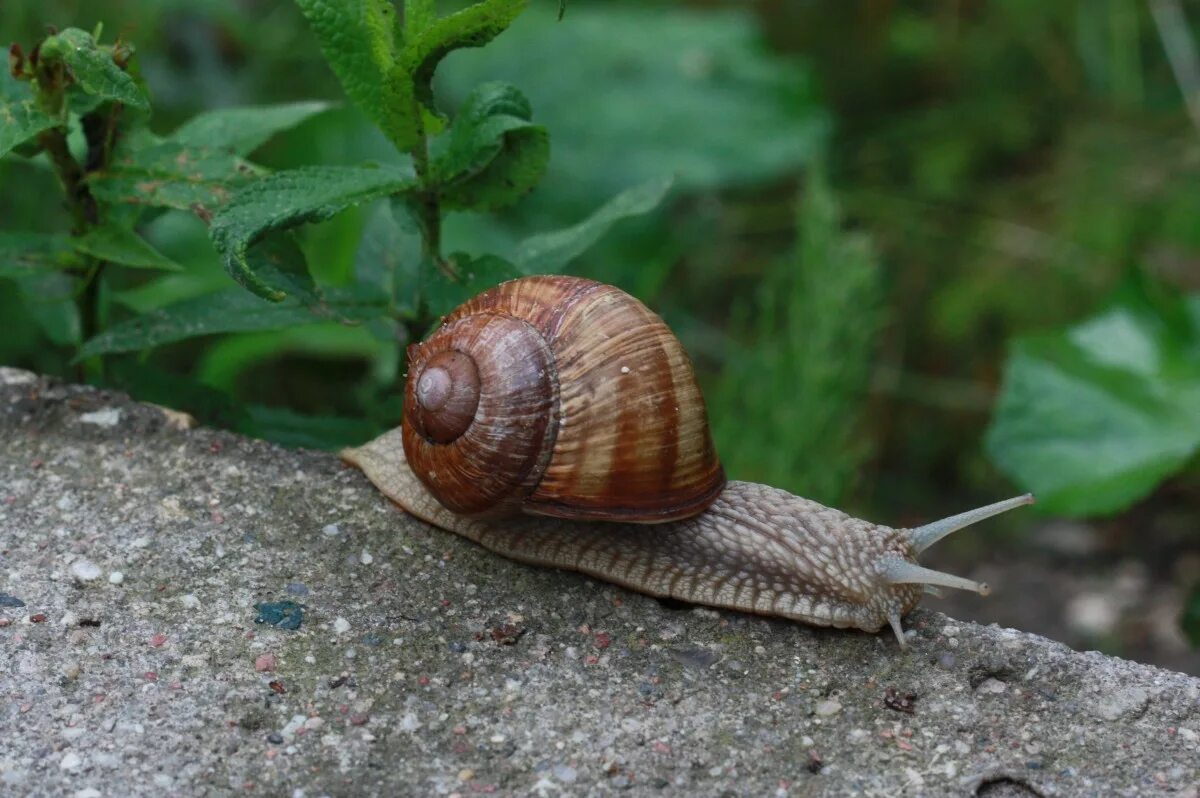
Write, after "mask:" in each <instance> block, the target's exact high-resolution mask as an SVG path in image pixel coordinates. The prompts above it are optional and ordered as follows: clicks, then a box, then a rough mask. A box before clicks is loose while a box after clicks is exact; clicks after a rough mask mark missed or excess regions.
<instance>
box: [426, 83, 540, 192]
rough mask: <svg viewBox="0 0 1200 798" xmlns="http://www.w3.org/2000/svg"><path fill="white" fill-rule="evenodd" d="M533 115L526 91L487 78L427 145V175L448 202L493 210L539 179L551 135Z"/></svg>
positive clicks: (527, 189) (524, 190) (529, 188)
mask: <svg viewBox="0 0 1200 798" xmlns="http://www.w3.org/2000/svg"><path fill="white" fill-rule="evenodd" d="M532 118H533V109H532V108H530V106H529V101H528V100H527V99H525V95H523V94H521V92H520V91H518V90H517V89H516V87H514V86H510V85H508V84H507V83H485V84H484V85H482V86H480V87H479V88H477V89H476V90H475V91H473V92H472V93H471V95H470V96H469V97H467V100H466V102H465V103H463V107H462V108H461V109H459V112H458V115H457V116H456V117H455V119H454V122H453V124H451V125H450V129H449V130H448V131H446V133H445V135H443V136H441V137H440V138H438V139H436V140H435V141H434V142H433V143H432V145H431V148H430V150H431V152H430V156H431V158H432V163H431V165H430V168H431V178H432V180H433V181H434V182H436V183H437V184H438V185H439V186H440V187H441V189H440V191H441V196H442V203H443V205H444V206H445V207H446V208H462V209H468V210H470V209H476V210H496V209H499V208H503V207H505V206H506V205H510V204H512V203H513V202H515V201H516V200H518V199H520V198H521V197H522V196H523V195H525V194H527V193H528V192H529V191H530V190H532V189H533V187H534V186H535V185H537V183H538V181H539V180H541V178H542V173H543V172H545V170H546V164H547V163H548V162H549V161H550V137H549V135H548V134H547V133H546V129H545V128H543V127H540V126H538V125H535V124H533V123H532V122H531V121H530V120H531V119H532Z"/></svg>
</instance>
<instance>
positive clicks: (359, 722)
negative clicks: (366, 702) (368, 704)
mask: <svg viewBox="0 0 1200 798" xmlns="http://www.w3.org/2000/svg"><path fill="white" fill-rule="evenodd" d="M370 720H371V716H370V715H368V714H367V713H365V712H358V713H355V714H353V715H351V716H350V725H351V726H366V725H367V723H368V722H369V721H370Z"/></svg>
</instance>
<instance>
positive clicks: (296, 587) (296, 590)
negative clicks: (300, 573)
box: [287, 582, 308, 596]
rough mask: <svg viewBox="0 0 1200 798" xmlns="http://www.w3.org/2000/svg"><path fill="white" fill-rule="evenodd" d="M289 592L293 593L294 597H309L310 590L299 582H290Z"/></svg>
mask: <svg viewBox="0 0 1200 798" xmlns="http://www.w3.org/2000/svg"><path fill="white" fill-rule="evenodd" d="M287 592H289V593H291V594H292V595H293V596H307V595H308V588H307V587H305V586H304V585H302V584H300V583H299V582H289V583H288V586H287Z"/></svg>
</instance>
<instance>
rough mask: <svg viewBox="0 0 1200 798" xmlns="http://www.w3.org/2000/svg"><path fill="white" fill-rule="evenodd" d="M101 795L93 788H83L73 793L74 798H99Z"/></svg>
mask: <svg viewBox="0 0 1200 798" xmlns="http://www.w3.org/2000/svg"><path fill="white" fill-rule="evenodd" d="M101 796H102V793H101V792H100V791H99V790H97V789H96V788H95V787H84V788H83V789H82V790H76V791H75V798H101Z"/></svg>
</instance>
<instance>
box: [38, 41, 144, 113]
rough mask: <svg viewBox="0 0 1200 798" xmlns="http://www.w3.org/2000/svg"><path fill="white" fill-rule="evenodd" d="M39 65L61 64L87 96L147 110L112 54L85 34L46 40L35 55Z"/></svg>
mask: <svg viewBox="0 0 1200 798" xmlns="http://www.w3.org/2000/svg"><path fill="white" fill-rule="evenodd" d="M38 57H39V59H41V61H42V62H49V61H62V62H63V63H64V64H66V65H67V68H68V69H69V70H70V71H71V77H73V78H74V79H75V82H76V84H77V85H78V86H79V88H81V89H82V90H83V91H84V92H86V93H87V94H90V95H92V96H93V97H99V98H101V99H105V100H113V101H114V102H120V103H125V104H126V105H129V106H132V107H134V108H141V109H143V110H145V109H149V107H150V101H149V100H148V99H147V98H146V95H145V94H144V93H143V92H142V90H141V89H140V88H139V87H138V85H137V83H136V82H135V81H134V79H133V77H132V76H130V75H129V73H127V72H125V70H123V69H121V68H120V67H119V66H117V65H116V62H114V61H113V57H112V53H111V52H110V51H108V50H106V49H105V48H102V47H100V46H99V45H97V44H96V40H95V39H93V38H92V35H91V34H90V33H88V32H87V31H82V30H80V29H79V28H67V29H66V30H63V31H60V32H58V33H56V34H54V35H53V36H50V37H48V38H46V39H45V40H44V41H43V42H42V45H41V48H40V50H39V54H38Z"/></svg>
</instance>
